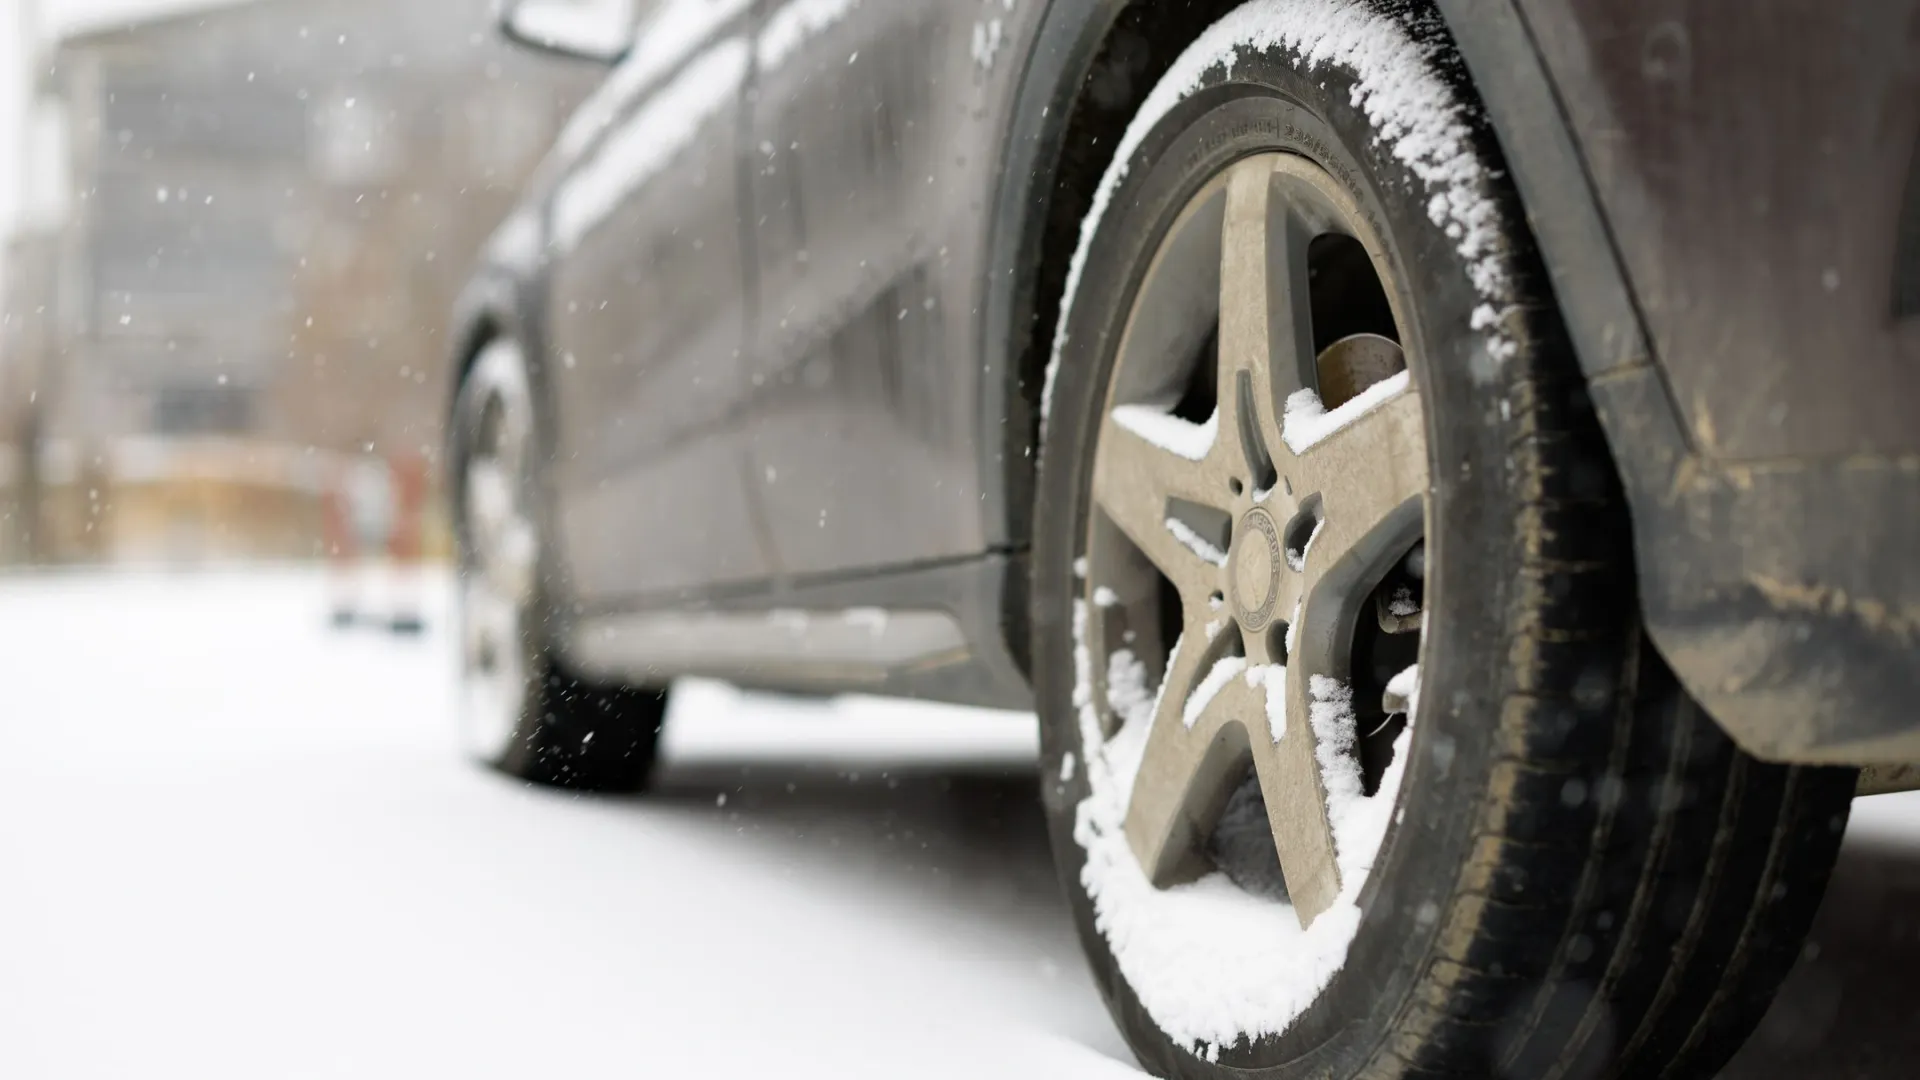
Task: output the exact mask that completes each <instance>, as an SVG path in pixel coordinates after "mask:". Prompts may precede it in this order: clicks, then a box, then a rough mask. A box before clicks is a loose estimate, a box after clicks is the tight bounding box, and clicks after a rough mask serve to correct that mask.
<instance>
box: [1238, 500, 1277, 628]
mask: <svg viewBox="0 0 1920 1080" xmlns="http://www.w3.org/2000/svg"><path fill="white" fill-rule="evenodd" d="M1227 562H1228V565H1229V566H1230V567H1231V568H1232V579H1233V606H1234V613H1235V615H1237V616H1238V618H1239V620H1240V627H1241V629H1242V630H1244V631H1246V632H1248V633H1259V632H1260V631H1262V630H1265V629H1266V628H1267V624H1269V623H1271V622H1272V621H1273V609H1274V607H1275V606H1276V605H1277V604H1278V603H1279V601H1280V571H1281V569H1282V568H1283V567H1285V565H1286V563H1285V561H1284V557H1283V556H1282V555H1281V553H1280V529H1279V526H1277V525H1275V524H1274V523H1273V516H1272V515H1270V514H1268V513H1267V512H1266V511H1265V510H1262V509H1260V508H1259V507H1254V508H1253V509H1252V510H1249V511H1247V512H1246V513H1245V514H1244V515H1242V516H1241V518H1240V527H1239V528H1237V529H1235V530H1234V538H1233V550H1232V552H1231V553H1229V555H1228V557H1227Z"/></svg>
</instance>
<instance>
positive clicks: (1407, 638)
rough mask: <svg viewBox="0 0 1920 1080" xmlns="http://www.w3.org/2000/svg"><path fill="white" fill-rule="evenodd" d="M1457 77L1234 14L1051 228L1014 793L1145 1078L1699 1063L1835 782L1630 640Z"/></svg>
mask: <svg viewBox="0 0 1920 1080" xmlns="http://www.w3.org/2000/svg"><path fill="white" fill-rule="evenodd" d="M1323 9H1324V10H1323ZM1462 71H1463V67H1462V65H1461V64H1460V63H1459V62H1458V60H1457V58H1456V57H1454V55H1453V54H1452V53H1451V51H1450V45H1449V44H1448V42H1447V40H1446V38H1445V33H1444V28H1443V27H1441V26H1440V25H1438V23H1437V22H1436V21H1435V20H1433V19H1432V18H1429V17H1424V16H1420V15H1417V14H1410V13H1408V11H1407V9H1405V8H1404V7H1403V6H1395V7H1393V8H1392V10H1391V11H1388V10H1386V9H1384V8H1382V9H1379V10H1376V9H1374V8H1369V7H1366V6H1363V5H1359V4H1349V3H1332V2H1328V3H1319V4H1274V3H1264V2H1260V3H1252V4H1248V5H1246V6H1245V7H1243V8H1241V9H1239V10H1237V11H1235V12H1233V13H1232V14H1230V15H1229V16H1228V17H1227V18H1226V19H1224V20H1222V22H1221V23H1219V24H1217V25H1216V26H1214V27H1213V28H1212V29H1211V30H1209V31H1208V32H1207V33H1206V35H1205V36H1204V37H1203V38H1202V39H1201V40H1200V41H1199V42H1198V43H1196V44H1195V45H1194V46H1193V47H1192V48H1191V49H1190V50H1188V52H1187V53H1186V54H1185V55H1184V56H1183V57H1182V58H1181V59H1179V60H1178V61H1176V63H1175V64H1174V66H1173V68H1172V69H1171V70H1170V71H1169V72H1168V74H1167V75H1166V76H1165V78H1164V79H1163V80H1162V82H1161V83H1160V85H1159V86H1158V87H1157V88H1156V89H1155V90H1154V91H1153V92H1152V93H1151V94H1150V95H1149V96H1148V98H1147V99H1146V101H1145V104H1144V105H1143V106H1142V110H1141V112H1140V114H1139V116H1138V117H1137V118H1136V120H1135V121H1134V123H1133V125H1132V127H1131V128H1130V129H1129V131H1128V133H1127V135H1126V137H1125V139H1124V140H1123V141H1122V143H1121V145H1120V148H1119V151H1118V152H1117V155H1116V158H1115V161H1114V165H1113V167H1112V168H1110V169H1109V171H1108V172H1107V174H1106V177H1105V179H1104V181H1103V186H1102V187H1101V189H1100V191H1099V193H1098V196H1097V197H1096V200H1095V206H1096V210H1095V212H1094V214H1093V216H1092V217H1091V218H1090V219H1089V220H1088V222H1087V223H1086V226H1085V228H1084V230H1083V233H1082V239H1081V248H1080V251H1079V252H1078V254H1077V255H1076V257H1075V262H1074V268H1073V272H1072V274H1071V275H1070V280H1071V281H1072V283H1073V284H1072V285H1070V287H1069V293H1068V295H1067V296H1066V298H1065V300H1064V302H1063V304H1062V310H1063V312H1064V313H1065V314H1064V315H1063V320H1062V325H1061V327H1060V332H1059V335H1058V338H1057V348H1056V355H1055V358H1054V364H1053V367H1052V369H1051V370H1050V372H1049V378H1048V387H1047V393H1046V406H1045V427H1044V432H1043V444H1042V458H1041V467H1040V481H1039V498H1038V501H1037V508H1036V511H1035V521H1036V530H1037V531H1036V538H1035V539H1036V542H1035V554H1034V574H1035V580H1034V590H1033V595H1034V610H1033V619H1034V624H1035V628H1036V633H1035V635H1034V640H1035V649H1036V656H1035V665H1034V666H1035V675H1036V681H1037V689H1038V694H1039V700H1040V708H1041V716H1042V723H1043V746H1044V756H1045V763H1044V766H1045V769H1046V772H1045V774H1044V776H1045V785H1046V800H1047V805H1048V811H1049V815H1050V822H1051V828H1052V833H1053V838H1054V845H1055V850H1056V854H1057V857H1058V860H1059V863H1060V867H1061V873H1062V878H1063V881H1064V882H1065V885H1066V887H1067V889H1068V891H1069V894H1070V896H1071V897H1072V899H1073V902H1074V907H1075V912H1076V915H1077V918H1078V922H1079V925H1080V930H1081V934H1082V938H1083V940H1084V942H1085V944H1086V947H1087V950H1088V953H1089V956H1090V958H1091V961H1092V964H1093V967H1094V969H1095V972H1096V974H1097V977H1098V981H1099V983H1100V985H1101V986H1102V988H1103V990H1104V992H1105V994H1106V997H1107V1000H1108V1003H1109V1005H1110V1007H1111V1009H1112V1011H1113V1013H1114V1016H1115V1017H1116V1019H1117V1021H1118V1022H1119V1024H1120V1026H1121V1028H1122V1029H1123V1031H1124V1032H1125V1034H1126V1036H1127V1038H1128V1040H1129V1041H1130V1043H1131V1045H1132V1046H1133V1047H1134V1049H1135V1051H1136V1053H1138V1055H1139V1056H1140V1058H1141V1059H1142V1061H1143V1062H1145V1063H1146V1064H1147V1065H1148V1067H1149V1068H1150V1069H1152V1070H1153V1071H1155V1072H1157V1073H1160V1074H1161V1075H1166V1076H1179V1077H1226V1076H1229V1075H1231V1076H1236V1077H1246V1076H1249V1075H1251V1076H1258V1077H1274V1078H1278V1077H1342V1078H1345V1077H1376V1076H1378V1077H1386V1076H1396V1077H1397V1076H1408V1075H1419V1076H1424V1075H1448V1076H1471V1077H1476V1078H1490V1077H1516V1078H1518V1077H1525V1078H1536V1077H1537V1078H1543V1080H1544V1078H1571V1080H1588V1078H1591V1077H1598V1076H1622V1077H1626V1076H1631V1077H1707V1076H1711V1075H1712V1074H1713V1073H1714V1071H1716V1070H1717V1069H1718V1067H1719V1066H1720V1065H1721V1064H1722V1063H1723V1062H1724V1061H1725V1059H1726V1058H1727V1057H1728V1056H1729V1055H1730V1054H1731V1053H1732V1051H1733V1050H1734V1049H1735V1048H1736V1047H1737V1046H1738V1045H1739V1043H1740V1042H1741V1041H1742V1040H1743V1039H1744V1038H1745V1036H1746V1034H1747V1033H1748V1032H1749V1031H1750V1030H1751V1028H1752V1026H1753V1025H1754V1024H1755V1023H1756V1022H1757V1021H1758V1019H1759V1017H1760V1015H1761V1013H1762V1012H1763V1011H1764V1009H1765V1006H1766V1004H1767V1002H1768V1001H1769V999H1770V998H1771V995H1772V993H1773V991H1774V989H1775V987H1776V986H1777V984H1778V982H1779V980H1780V979H1781V978H1782V977H1783V976H1784V975H1785V973H1786V970H1787V968H1788V966H1789V965H1790V964H1791V962H1792V960H1793V958H1794V957H1795V955H1796V953H1797V950H1798V948H1799V945H1800V941H1801V938H1802V936H1803V935H1804V933H1805V931H1806V928H1807V926H1808V924H1809V922H1810V920H1811V917H1812V914H1813V912H1814V910H1815V908H1816V907H1817V905H1818V902H1819V899H1820V894H1821V891H1822V889H1823V887H1824V884H1825V880H1826V877H1827V874H1828V871H1829V869H1830V867H1831V864H1832V860H1833V857H1834V854H1835V851H1836V850H1837V846H1838V844H1839V840H1840V835H1841V832H1842V830H1843V827H1844V823H1845V820H1846V815H1847V808H1848V804H1849V799H1850V797H1851V794H1852V790H1853V784H1854V776H1853V774H1852V773H1851V772H1850V771H1848V770H1838V769H1806V768H1790V767H1783V766H1772V765H1766V764H1763V763H1761V762H1758V761H1756V760H1753V759H1751V758H1749V757H1747V756H1745V755H1744V754H1742V753H1740V752H1739V751H1738V750H1737V749H1736V748H1734V747H1733V745H1732V744H1731V743H1730V742H1729V741H1728V740H1727V739H1726V738H1725V736H1724V735H1722V734H1721V732H1720V731H1719V730H1718V729H1717V728H1716V727H1715V726H1714V724H1713V723H1712V722H1711V721H1710V720H1709V719H1707V718H1706V717H1705V716H1703V715H1702V714H1701V713H1700V711H1699V710H1698V708H1697V707H1696V706H1694V705H1693V704H1692V703H1691V702H1690V701H1689V700H1688V699H1687V698H1686V697H1685V695H1684V694H1683V693H1682V692H1681V691H1680V690H1679V689H1678V687H1677V686H1676V685H1675V683H1674V681H1673V679H1672V678H1671V676H1670V675H1669V674H1668V672H1667V671H1666V669H1665V668H1664V667H1663V665H1662V664H1661V662H1660V660H1659V658H1658V657H1657V656H1656V655H1655V654H1654V653H1653V652H1652V651H1651V649H1650V648H1648V647H1647V646H1646V644H1645V642H1644V641H1643V639H1642V636H1641V633H1640V628H1639V621H1638V618H1637V613H1636V610H1635V606H1634V591H1635V590H1634V568H1633V562H1632V550H1631V544H1630V535H1629V531H1628V525H1627V518H1626V512H1625V508H1624V505H1623V502H1622V497H1621V494H1620V492H1619V489H1618V485H1617V480H1616V479H1615V476H1614V473H1613V468H1612V465H1611V462H1610V460H1609V458H1608V456H1607V452H1606V446H1605V442H1604V439H1603V437H1602V435H1601V433H1600V430H1599V428H1598V425H1597V422H1596V420H1595V418H1594V416H1593V415H1592V411H1591V408H1590V407H1589V405H1588V402H1587V398H1586V394H1585V388H1584V382H1583V380H1582V377H1581V374H1580V371H1579V369H1578V366H1577V364H1576V362H1575V359H1574V357H1573V355H1572V352H1571V349H1570V347H1569V345H1568V342H1567V339H1566V336H1565V333H1564V331H1563V330H1562V328H1561V326H1560V324H1559V320H1558V316H1557V313H1556V310H1555V306H1554V302H1553V298H1552V295H1551V293H1550V292H1549V290H1548V288H1547V286H1546V284H1545V280H1544V275H1543V274H1542V273H1541V271H1540V268H1539V266H1538V264H1537V261H1536V256H1535V255H1534V254H1533V248H1532V244H1531V240H1530V238H1529V236H1528V234H1527V231H1526V228H1525V225H1524V217H1523V216H1522V214H1521V212H1520V209H1519V207H1518V205H1517V203H1516V200H1515V198H1514V196H1513V194H1512V192H1511V190H1510V189H1509V188H1508V187H1507V186H1506V184H1505V182H1504V181H1503V179H1502V176H1503V173H1504V170H1503V167H1502V165H1501V164H1500V162H1499V159H1498V155H1497V149H1496V147H1495V145H1494V143H1493V141H1492V139H1491V137H1490V135H1489V134H1488V132H1487V131H1486V129H1485V127H1484V124H1483V123H1482V121H1481V120H1480V119H1479V118H1478V114H1477V111H1476V110H1475V108H1474V107H1473V105H1472V104H1471V90H1470V87H1468V86H1467V85H1466V83H1465V81H1464V76H1463V75H1462Z"/></svg>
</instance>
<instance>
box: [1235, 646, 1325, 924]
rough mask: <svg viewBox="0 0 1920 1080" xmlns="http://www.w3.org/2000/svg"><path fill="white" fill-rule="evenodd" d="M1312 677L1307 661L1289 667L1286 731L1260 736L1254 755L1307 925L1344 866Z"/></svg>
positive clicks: (1292, 891) (1297, 909) (1298, 910)
mask: <svg viewBox="0 0 1920 1080" xmlns="http://www.w3.org/2000/svg"><path fill="white" fill-rule="evenodd" d="M1310 681H1311V680H1310V679H1309V677H1308V674H1307V671H1306V670H1305V668H1304V667H1303V666H1302V665H1297V664H1296V665H1294V667H1292V668H1290V669H1289V670H1288V671H1287V679H1286V688H1285V694H1284V697H1285V699H1286V706H1285V708H1286V733H1285V735H1283V736H1282V737H1281V739H1280V740H1279V741H1278V742H1277V743H1276V742H1274V741H1273V740H1271V739H1268V740H1266V741H1264V742H1262V741H1259V740H1255V743H1254V759H1253V760H1254V767H1255V770H1256V771H1257V772H1258V773H1259V775H1260V794H1261V796H1262V797H1263V798H1264V799H1265V800H1266V803H1267V821H1268V823H1269V824H1270V825H1272V827H1273V842H1274V846H1275V847H1276V848H1278V849H1279V852H1280V872H1281V873H1282V874H1283V875H1284V876H1285V877H1286V880H1287V895H1288V896H1289V897H1290V898H1291V899H1292V900H1293V909H1294V913H1295V914H1296V915H1298V916H1299V918H1300V925H1301V926H1302V927H1306V926H1310V925H1312V923H1313V920H1314V919H1316V918H1318V917H1319V916H1320V913H1321V912H1323V911H1325V910H1327V908H1329V907H1332V906H1333V902H1334V900H1335V899H1337V898H1338V897H1339V895H1340V866H1339V863H1338V862H1337V861H1336V860H1335V857H1334V846H1333V826H1332V824H1331V823H1330V822H1329V821H1328V820H1327V793H1326V787H1325V785H1324V784H1323V783H1322V782H1321V776H1320V762H1319V758H1318V757H1317V752H1316V748H1317V746H1318V738H1317V736H1316V735H1315V733H1314V730H1313V724H1312V722H1311V716H1312V713H1311V712H1310V711H1309V708H1310V705H1311V701H1310V695H1309V693H1308V690H1309V684H1310Z"/></svg>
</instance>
